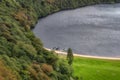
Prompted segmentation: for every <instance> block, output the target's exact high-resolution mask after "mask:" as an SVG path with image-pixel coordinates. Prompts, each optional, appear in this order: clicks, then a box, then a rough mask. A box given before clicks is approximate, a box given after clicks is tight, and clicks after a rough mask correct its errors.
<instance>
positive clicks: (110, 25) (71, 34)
mask: <svg viewBox="0 0 120 80" xmlns="http://www.w3.org/2000/svg"><path fill="white" fill-rule="evenodd" d="M33 32H34V33H35V35H36V36H37V37H38V38H40V39H41V40H42V41H43V43H44V46H45V47H47V48H53V47H59V48H60V49H67V48H69V47H70V48H72V49H73V52H75V53H80V54H83V55H92V56H107V57H120V4H110V5H108V4H103V5H94V6H88V7H83V8H78V9H74V10H66V11H61V12H57V13H55V14H52V15H49V16H47V17H45V18H43V19H40V20H39V21H38V23H37V24H36V27H35V29H34V30H33Z"/></svg>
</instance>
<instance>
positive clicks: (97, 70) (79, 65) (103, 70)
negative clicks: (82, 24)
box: [73, 57, 120, 80]
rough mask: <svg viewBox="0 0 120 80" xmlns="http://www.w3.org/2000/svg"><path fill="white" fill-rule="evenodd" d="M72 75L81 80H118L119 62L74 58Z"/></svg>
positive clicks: (119, 74) (119, 78) (119, 77)
mask: <svg viewBox="0 0 120 80" xmlns="http://www.w3.org/2000/svg"><path fill="white" fill-rule="evenodd" d="M73 67H74V75H75V76H78V77H80V78H81V79H83V80H120V61H117V60H101V59H90V58H81V57H75V58H74V63H73Z"/></svg>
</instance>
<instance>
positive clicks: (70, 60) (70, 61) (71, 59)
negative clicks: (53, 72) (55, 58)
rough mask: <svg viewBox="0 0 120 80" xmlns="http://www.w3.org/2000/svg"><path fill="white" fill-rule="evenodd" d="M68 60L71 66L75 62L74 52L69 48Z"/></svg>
mask: <svg viewBox="0 0 120 80" xmlns="http://www.w3.org/2000/svg"><path fill="white" fill-rule="evenodd" d="M67 60H68V64H69V65H71V64H72V62H73V52H72V49H71V48H68V50H67Z"/></svg>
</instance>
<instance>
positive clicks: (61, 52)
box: [45, 48, 120, 60]
mask: <svg viewBox="0 0 120 80" xmlns="http://www.w3.org/2000/svg"><path fill="white" fill-rule="evenodd" d="M45 49H46V50H48V51H52V50H51V49H48V48H45ZM54 51H55V52H56V53H58V54H64V55H66V54H67V53H66V52H63V51H58V50H54ZM73 55H74V56H80V57H86V58H96V59H109V60H120V58H115V57H101V56H90V55H81V54H76V53H74V54H73Z"/></svg>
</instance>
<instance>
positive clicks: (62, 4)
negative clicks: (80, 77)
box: [0, 0, 120, 80]
mask: <svg viewBox="0 0 120 80" xmlns="http://www.w3.org/2000/svg"><path fill="white" fill-rule="evenodd" d="M116 2H120V1H119V0H0V80H69V78H72V77H73V76H72V69H71V67H70V66H69V65H68V64H66V63H64V62H63V61H61V60H59V57H58V56H57V55H55V54H54V52H50V51H47V50H45V49H44V48H43V44H42V42H41V41H40V39H38V38H36V37H35V35H34V34H33V32H32V30H31V29H32V28H34V25H35V24H36V22H37V20H38V19H39V18H42V17H44V16H47V15H49V14H51V13H54V12H57V11H60V10H64V9H72V8H77V7H81V6H87V5H92V4H100V3H116Z"/></svg>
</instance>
